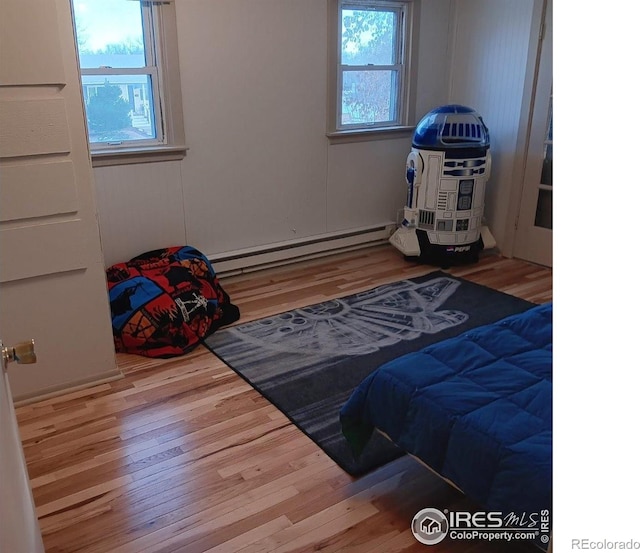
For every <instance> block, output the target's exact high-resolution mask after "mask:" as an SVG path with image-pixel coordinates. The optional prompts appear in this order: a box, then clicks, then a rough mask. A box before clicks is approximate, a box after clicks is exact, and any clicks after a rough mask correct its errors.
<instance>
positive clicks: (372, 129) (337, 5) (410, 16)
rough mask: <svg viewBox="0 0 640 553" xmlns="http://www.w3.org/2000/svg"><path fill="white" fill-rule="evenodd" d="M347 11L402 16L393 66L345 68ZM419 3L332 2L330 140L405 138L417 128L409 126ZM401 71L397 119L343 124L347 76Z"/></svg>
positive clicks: (379, 0) (385, 0) (399, 0)
mask: <svg viewBox="0 0 640 553" xmlns="http://www.w3.org/2000/svg"><path fill="white" fill-rule="evenodd" d="M343 9H370V10H375V9H378V10H380V9H383V10H393V11H396V12H397V13H398V14H399V17H398V21H397V34H396V45H395V55H396V56H397V59H396V63H395V64H392V65H376V66H373V67H375V69H372V66H368V65H364V66H357V65H343V64H342V59H341V58H342V11H343ZM417 21H419V3H418V4H416V3H415V2H414V1H413V0H329V31H330V32H329V56H328V58H329V75H328V113H327V136H328V137H329V138H330V139H347V140H352V139H357V140H360V139H362V138H363V137H369V138H371V139H378V138H380V137H381V136H383V135H384V136H388V135H393V134H400V135H404V134H406V133H407V132H409V131H411V130H412V129H413V127H411V126H409V125H408V122H409V121H410V119H411V118H412V117H413V113H414V111H415V108H414V107H413V106H414V104H415V90H414V89H415V87H414V86H413V83H415V80H416V79H415V73H416V69H415V68H414V67H413V64H412V63H411V60H412V59H415V57H416V53H417V32H416V30H417V28H418V24H417V23H416V22H417ZM390 69H391V70H396V71H397V80H398V82H397V88H398V92H397V94H396V103H397V104H398V105H397V108H396V119H395V120H393V121H384V122H380V123H347V124H343V123H342V120H341V119H342V83H343V75H344V73H345V72H349V71H357V70H365V71H366V70H369V71H385V70H386V71H388V70H390Z"/></svg>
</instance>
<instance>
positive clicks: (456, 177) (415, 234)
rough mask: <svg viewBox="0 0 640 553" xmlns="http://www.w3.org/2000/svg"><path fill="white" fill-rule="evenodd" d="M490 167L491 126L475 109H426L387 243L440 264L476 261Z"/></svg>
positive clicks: (420, 258)
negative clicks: (402, 204) (401, 202)
mask: <svg viewBox="0 0 640 553" xmlns="http://www.w3.org/2000/svg"><path fill="white" fill-rule="evenodd" d="M490 170H491V153H490V152H489V131H488V129H487V127H486V126H485V124H484V122H483V121H482V118H481V117H480V115H478V113H476V112H475V111H474V110H473V109H471V108H469V107H466V106H461V105H457V104H452V105H446V106H441V107H438V108H436V109H434V110H432V111H430V112H429V113H427V115H425V116H424V117H423V118H422V120H421V121H420V122H419V123H418V125H417V127H416V130H415V132H414V135H413V143H412V149H411V153H409V155H408V157H407V165H406V181H407V204H406V206H405V207H404V211H403V215H404V217H403V219H402V223H401V224H400V225H399V228H398V230H396V232H395V233H394V234H393V235H392V236H391V238H390V242H391V244H392V245H393V246H395V247H396V248H397V249H398V250H400V251H401V252H402V253H404V254H405V255H406V256H408V257H417V258H418V259H419V260H420V261H422V262H424V263H428V264H432V265H440V266H442V267H449V266H451V265H461V264H465V263H474V262H476V261H478V254H479V252H480V251H481V250H482V249H483V248H484V242H483V238H482V235H481V226H482V214H483V210H484V194H485V185H486V182H487V179H488V178H489V173H490ZM483 233H487V235H488V236H490V234H489V233H488V229H486V228H485V229H484V230H483Z"/></svg>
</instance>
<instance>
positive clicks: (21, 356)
mask: <svg viewBox="0 0 640 553" xmlns="http://www.w3.org/2000/svg"><path fill="white" fill-rule="evenodd" d="M12 361H15V362H16V363H19V364H21V365H24V364H29V363H35V362H36V361H37V359H36V350H35V341H34V340H31V341H29V342H20V343H19V344H16V345H15V346H4V345H3V346H2V364H3V365H4V367H6V366H7V364H8V363H11V362H12Z"/></svg>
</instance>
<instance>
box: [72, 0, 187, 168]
mask: <svg viewBox="0 0 640 553" xmlns="http://www.w3.org/2000/svg"><path fill="white" fill-rule="evenodd" d="M70 1H71V0H70ZM134 1H136V0H134ZM138 1H140V2H141V3H143V4H144V5H145V6H148V7H150V10H149V12H143V13H146V14H149V16H150V18H151V20H150V22H151V25H149V24H148V23H149V22H147V24H146V25H144V32H145V44H149V45H150V46H151V48H149V49H146V50H148V51H147V52H146V55H147V57H148V59H149V57H151V58H152V59H154V60H155V67H154V68H149V67H148V68H146V69H145V70H143V71H142V72H143V73H146V72H153V73H155V76H156V82H157V88H156V85H154V102H155V106H154V108H155V110H156V111H155V113H156V122H157V124H156V128H157V129H158V132H161V138H160V139H159V140H150V141H148V140H144V141H142V140H141V141H135V142H134V141H132V142H126V143H123V144H121V145H109V146H106V147H105V146H104V145H102V144H98V143H89V148H90V153H91V161H92V164H93V166H94V167H102V166H106V165H126V164H133V163H149V162H158V161H171V160H176V159H182V158H183V157H184V156H185V155H186V152H187V150H188V147H187V146H186V143H185V133H184V120H183V115H182V90H181V85H180V67H179V59H178V30H177V21H176V13H175V5H174V3H173V1H171V0H159V1H156V0H138ZM145 17H146V16H145V15H143V18H145ZM153 33H155V34H153ZM78 67H79V61H78ZM113 71H114V72H115V73H119V74H122V73H123V72H126V71H127V70H122V69H115V70H113ZM80 72H81V73H82V70H80ZM85 73H88V71H87V70H85ZM83 108H84V102H83ZM85 125H86V114H85ZM87 136H88V133H87Z"/></svg>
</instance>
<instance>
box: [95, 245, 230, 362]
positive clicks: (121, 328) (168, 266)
mask: <svg viewBox="0 0 640 553" xmlns="http://www.w3.org/2000/svg"><path fill="white" fill-rule="evenodd" d="M107 284H108V288H109V302H110V304H111V320H112V326H113V336H114V341H115V346H116V351H118V352H123V353H136V354H138V355H144V356H146V357H174V356H177V355H182V354H184V353H187V352H189V351H191V350H192V349H194V348H195V347H196V346H197V345H198V344H199V343H200V341H201V340H203V339H204V338H206V337H207V336H209V335H210V334H212V333H213V332H214V331H215V330H217V329H218V328H220V327H221V326H223V325H228V324H231V323H233V322H235V321H237V320H238V319H239V318H240V311H239V309H238V308H237V307H236V306H235V305H233V304H232V303H231V301H230V298H229V295H228V294H227V293H226V292H225V291H224V290H223V288H222V286H221V285H220V283H219V282H218V278H217V277H216V274H215V272H214V270H213V267H212V266H211V263H210V262H209V260H208V259H207V258H206V257H205V256H204V255H203V254H202V253H201V252H199V251H198V250H196V249H195V248H192V247H190V246H184V247H173V248H166V249H161V250H154V251H151V252H147V253H144V254H142V255H139V256H137V257H134V258H133V259H131V260H130V261H127V262H125V263H118V264H116V265H112V266H111V267H109V268H108V269H107Z"/></svg>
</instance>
